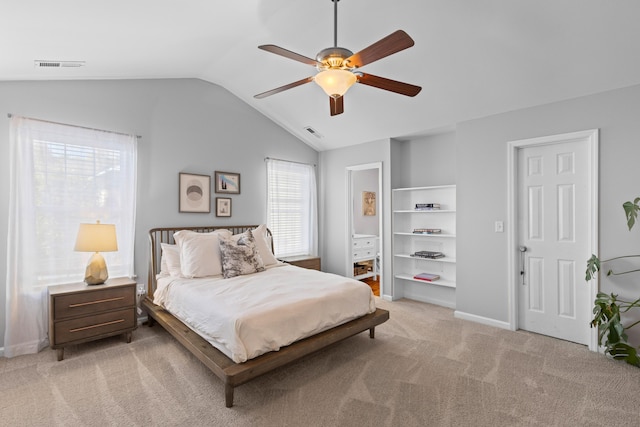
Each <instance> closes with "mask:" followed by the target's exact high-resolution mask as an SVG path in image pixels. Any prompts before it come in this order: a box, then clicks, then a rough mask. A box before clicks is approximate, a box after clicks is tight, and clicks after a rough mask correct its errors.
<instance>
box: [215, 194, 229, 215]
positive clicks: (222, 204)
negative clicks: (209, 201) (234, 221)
mask: <svg viewBox="0 0 640 427" xmlns="http://www.w3.org/2000/svg"><path fill="white" fill-rule="evenodd" d="M216 216H227V217H229V216H231V199H230V198H229V197H216Z"/></svg>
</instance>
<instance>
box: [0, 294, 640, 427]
mask: <svg viewBox="0 0 640 427" xmlns="http://www.w3.org/2000/svg"><path fill="white" fill-rule="evenodd" d="M378 304H379V306H381V307H383V308H386V309H389V310H390V312H391V320H390V321H388V322H387V323H385V324H383V325H381V326H379V327H378V328H377V329H376V339H374V340H371V339H369V337H368V334H367V333H362V334H360V335H358V336H356V337H353V338H351V339H349V340H346V341H343V342H342V343H339V344H337V345H336V346H334V347H332V348H329V349H326V350H323V351H321V352H319V353H316V354H315V355H312V356H309V357H307V358H305V359H304V360H302V361H300V362H298V363H296V364H294V365H291V366H289V367H285V368H282V369H279V370H277V371H275V372H272V373H270V374H267V375H265V376H263V377H261V378H258V379H256V380H255V381H253V382H251V383H249V384H245V385H243V386H240V387H238V388H237V389H236V392H235V406H234V407H233V408H230V409H228V408H225V406H224V387H223V385H222V383H221V381H220V380H218V379H217V378H216V377H215V376H213V375H212V374H211V373H210V372H209V371H208V370H207V369H206V368H205V367H204V366H203V365H202V364H201V363H200V362H199V361H198V360H197V359H195V358H194V357H193V356H191V355H190V354H189V353H188V352H187V351H185V350H184V349H183V348H182V347H181V346H180V345H179V344H178V343H177V342H176V341H175V340H174V339H173V338H172V337H171V336H169V335H168V334H167V333H166V332H164V330H163V329H161V328H160V327H158V326H154V327H153V328H148V327H146V326H142V327H140V328H138V329H137V330H136V331H135V332H134V335H133V341H132V342H131V343H130V344H126V343H125V342H124V341H123V340H122V339H121V338H120V337H114V338H109V339H105V340H101V341H96V342H93V343H87V344H83V345H79V346H72V347H69V348H68V349H67V350H66V351H65V360H63V361H61V362H57V361H56V356H55V351H53V350H50V349H46V350H44V351H42V352H41V353H39V354H37V355H29V356H20V357H16V358H13V359H5V358H0V425H7V426H50V425H60V426H155V425H158V426H164V425H166V426H305V427H312V426H596V425H615V426H639V425H640V369H637V368H633V367H631V366H629V365H626V364H624V363H621V362H617V361H612V360H608V359H607V358H605V357H604V356H602V355H599V354H594V353H591V352H589V351H588V350H587V349H586V348H585V347H584V346H580V345H576V344H572V343H568V342H564V341H560V340H556V339H552V338H548V337H545V336H540V335H535V334H531V333H527V332H523V331H518V332H511V331H505V330H501V329H496V328H492V327H488V326H483V325H479V324H476V323H472V322H467V321H463V320H459V319H455V318H454V317H453V313H452V311H451V310H449V309H446V308H442V307H437V306H433V305H428V304H422V303H418V302H413V301H408V300H401V301H397V302H393V303H390V302H385V301H381V300H379V301H378Z"/></svg>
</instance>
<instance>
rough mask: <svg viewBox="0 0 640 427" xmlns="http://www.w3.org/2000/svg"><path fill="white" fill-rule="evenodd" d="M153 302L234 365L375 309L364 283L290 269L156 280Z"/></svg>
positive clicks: (329, 274) (276, 268)
mask: <svg viewBox="0 0 640 427" xmlns="http://www.w3.org/2000/svg"><path fill="white" fill-rule="evenodd" d="M154 303H155V304H157V305H160V306H162V307H163V308H165V309H166V310H167V311H169V312H170V313H171V314H173V315H174V316H175V317H176V318H178V319H179V320H181V321H182V322H183V323H184V324H186V325H187V326H188V327H190V328H191V329H192V330H194V331H195V332H196V333H198V334H199V335H200V336H201V337H203V338H204V339H206V340H207V341H208V342H209V343H211V345H213V346H214V347H216V348H217V349H218V350H220V351H221V352H223V353H224V354H226V355H227V356H228V357H229V358H231V359H232V360H233V361H234V362H236V363H242V362H245V361H247V360H249V359H252V358H254V357H257V356H259V355H261V354H264V353H267V352H269V351H277V350H279V349H280V348H281V347H283V346H287V345H289V344H291V343H293V342H295V341H298V340H300V339H303V338H306V337H309V336H312V335H315V334H317V333H319V332H322V331H325V330H327V329H330V328H333V327H335V326H338V325H341V324H343V323H346V322H348V321H350V320H353V319H356V318H358V317H361V316H364V315H366V314H368V313H372V312H374V311H375V309H376V307H375V299H374V296H373V293H372V292H371V288H370V287H369V286H368V285H367V284H365V283H363V282H360V281H357V280H353V279H350V278H347V277H343V276H339V275H336V274H331V273H324V272H320V271H316V270H309V269H304V268H300V267H296V266H293V265H288V264H278V265H276V266H273V267H270V268H267V269H266V270H265V271H263V272H260V273H254V274H248V275H244V276H236V277H233V278H230V279H223V278H222V277H221V276H216V277H208V278H199V279H185V278H176V277H172V276H165V277H160V278H159V279H158V281H157V289H156V292H155V293H154Z"/></svg>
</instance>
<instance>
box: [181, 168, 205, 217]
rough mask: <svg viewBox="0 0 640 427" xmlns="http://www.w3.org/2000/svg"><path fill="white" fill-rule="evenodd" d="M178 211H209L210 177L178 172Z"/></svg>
mask: <svg viewBox="0 0 640 427" xmlns="http://www.w3.org/2000/svg"><path fill="white" fill-rule="evenodd" d="M178 175H179V185H178V188H179V191H180V196H179V202H178V203H179V205H178V206H179V212H199V213H210V212H211V177H210V176H209V175H196V174H193V173H182V172H181V173H179V174H178Z"/></svg>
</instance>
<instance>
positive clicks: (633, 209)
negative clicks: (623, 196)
mask: <svg viewBox="0 0 640 427" xmlns="http://www.w3.org/2000/svg"><path fill="white" fill-rule="evenodd" d="M638 202H640V197H636V198H635V200H634V201H633V202H624V203H623V204H622V207H623V208H624V213H625V215H626V217H627V226H628V227H629V230H631V229H632V228H633V226H634V225H635V223H636V218H638V211H639V210H640V206H639V205H638Z"/></svg>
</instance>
